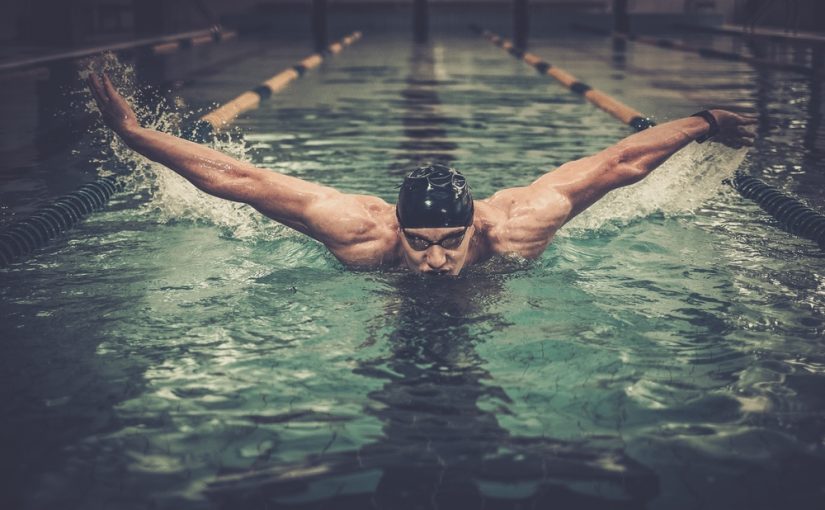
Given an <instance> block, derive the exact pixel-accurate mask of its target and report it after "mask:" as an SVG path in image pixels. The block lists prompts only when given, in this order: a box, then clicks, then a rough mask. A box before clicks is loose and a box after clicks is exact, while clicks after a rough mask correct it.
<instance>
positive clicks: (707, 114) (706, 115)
mask: <svg viewBox="0 0 825 510" xmlns="http://www.w3.org/2000/svg"><path fill="white" fill-rule="evenodd" d="M691 117H701V118H702V119H703V120H704V121H705V122H706V123H707V125H708V128H707V131H705V133H704V134H702V135H700V136H698V137H697V138H696V142H697V143H703V142H704V141H706V140H708V139H710V138H713V137H714V136H716V135H717V134H718V133H719V122H717V120H716V116H715V115H714V114H713V113H712V111H711V110H702V111H698V112H696V113H694V114H693V115H691Z"/></svg>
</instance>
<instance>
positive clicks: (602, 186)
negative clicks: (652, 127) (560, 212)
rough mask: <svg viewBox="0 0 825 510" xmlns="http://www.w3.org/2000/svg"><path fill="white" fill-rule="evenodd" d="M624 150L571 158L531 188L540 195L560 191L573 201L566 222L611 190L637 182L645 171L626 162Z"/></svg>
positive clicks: (569, 200)
mask: <svg viewBox="0 0 825 510" xmlns="http://www.w3.org/2000/svg"><path fill="white" fill-rule="evenodd" d="M623 158H624V156H623V153H622V151H621V150H618V149H605V150H604V151H602V152H600V153H598V154H596V155H593V156H588V157H585V158H582V159H579V160H576V161H571V162H569V163H565V164H564V165H562V166H560V167H559V168H557V169H556V170H554V171H552V172H549V173H547V174H545V175H543V176H541V177H540V178H538V179H536V181H535V182H533V183H532V184H530V185H529V186H528V187H527V189H529V190H530V191H531V193H532V194H534V195H536V196H542V195H545V194H558V195H560V196H561V197H563V198H564V199H565V200H566V201H567V202H568V203H569V209H570V210H569V213H568V217H567V218H566V219H565V222H567V221H569V220H571V219H573V217H574V216H576V215H577V214H579V213H580V212H582V211H583V210H585V209H587V208H588V207H590V206H591V205H593V204H594V203H595V202H596V201H598V200H599V199H600V198H602V197H603V196H604V195H605V194H607V193H608V192H609V191H611V190H613V189H616V188H619V187H621V186H626V185H628V184H632V183H634V182H637V181H638V180H640V179H641V178H642V177H644V174H643V173H642V172H640V171H639V170H638V169H637V168H636V167H634V166H632V165H629V164H627V163H625V162H624V159H623Z"/></svg>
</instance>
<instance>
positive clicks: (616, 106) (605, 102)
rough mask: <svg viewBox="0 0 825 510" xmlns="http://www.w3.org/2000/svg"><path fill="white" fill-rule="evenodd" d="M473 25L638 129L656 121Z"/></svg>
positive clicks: (502, 46)
mask: <svg viewBox="0 0 825 510" xmlns="http://www.w3.org/2000/svg"><path fill="white" fill-rule="evenodd" d="M471 28H472V29H473V30H474V31H475V32H477V33H479V34H481V35H482V36H483V37H484V38H486V39H487V40H488V41H490V42H491V43H493V44H495V45H496V46H498V47H499V48H501V49H503V50H505V51H507V52H508V53H510V55H512V56H513V57H515V58H517V59H520V60H522V61H524V62H525V63H527V64H528V65H530V66H533V67H534V68H535V69H536V71H537V72H538V73H539V74H546V75H547V76H550V77H551V78H553V79H555V80H556V81H557V82H559V83H561V84H562V85H563V86H565V87H566V88H567V89H568V90H570V91H571V92H573V93H575V94H578V95H580V96H582V97H584V98H585V99H587V100H588V101H589V102H590V103H591V104H593V105H595V106H596V107H598V108H601V109H602V110H604V111H605V112H607V113H609V114H610V115H612V116H613V117H614V118H616V119H618V120H619V121H621V122H622V123H624V124H627V125H628V126H630V127H632V128H633V129H635V130H636V131H642V130H644V129H647V128H649V127H651V126H655V125H656V123H655V122H653V120H651V119H650V118H649V117H647V116H645V115H644V114H642V113H641V112H639V111H637V110H634V109H633V108H631V107H629V106H627V105H626V104H624V103H622V102H621V101H618V100H616V99H614V98H612V97H610V96H609V95H607V94H605V93H604V92H602V91H600V90H597V89H594V88H593V87H591V86H590V85H588V84H587V83H585V82H583V81H580V80H579V79H578V78H576V77H575V76H573V75H572V74H570V73H568V72H567V71H565V70H564V69H562V68H560V67H558V66H554V65H553V64H550V63H549V62H547V61H546V60H544V59H542V58H541V57H539V56H538V55H536V54H533V53H530V52H527V51H524V50H522V49H520V48H517V47H516V46H514V45H513V43H512V42H510V41H508V40H507V39H504V38H503V37H501V36H499V35H497V34H495V33H493V32H491V31H489V30H485V29H482V28H480V27H477V26H475V25H472V26H471Z"/></svg>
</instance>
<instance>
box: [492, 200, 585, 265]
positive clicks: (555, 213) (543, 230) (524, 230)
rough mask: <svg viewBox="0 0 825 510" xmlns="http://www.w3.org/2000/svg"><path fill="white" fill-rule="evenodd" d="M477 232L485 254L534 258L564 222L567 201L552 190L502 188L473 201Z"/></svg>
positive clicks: (567, 210) (568, 209) (540, 252)
mask: <svg viewBox="0 0 825 510" xmlns="http://www.w3.org/2000/svg"><path fill="white" fill-rule="evenodd" d="M476 206H477V208H476V211H477V217H478V225H477V226H476V229H477V231H478V232H479V233H480V234H482V236H483V238H484V239H485V241H486V246H487V249H488V250H489V256H493V255H518V256H520V257H524V258H528V259H531V258H536V257H538V256H540V255H541V254H542V252H544V250H545V249H546V248H547V245H548V244H550V241H551V240H552V239H553V236H554V235H555V233H556V231H557V230H558V229H559V228H560V227H561V226H562V225H563V224H564V221H565V220H566V218H567V216H568V214H569V211H570V203H569V201H568V200H567V199H566V198H565V197H564V196H563V195H561V194H559V193H558V192H556V191H554V190H552V189H551V190H547V191H546V192H544V193H537V192H536V191H535V190H531V189H530V188H529V187H524V188H510V189H507V190H502V191H499V192H498V193H496V194H495V195H493V196H491V197H490V198H488V199H485V200H480V201H477V202H476Z"/></svg>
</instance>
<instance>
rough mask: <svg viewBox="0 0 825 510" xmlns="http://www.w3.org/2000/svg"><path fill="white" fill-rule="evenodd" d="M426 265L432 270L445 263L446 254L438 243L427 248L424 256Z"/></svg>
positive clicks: (441, 266) (438, 268) (439, 267)
mask: <svg viewBox="0 0 825 510" xmlns="http://www.w3.org/2000/svg"><path fill="white" fill-rule="evenodd" d="M426 261H427V266H429V268H430V269H431V270H433V271H438V270H440V269H441V268H443V267H444V264H446V263H447V254H446V253H444V248H442V247H441V246H438V245H434V246H430V247H429V248H427V256H426Z"/></svg>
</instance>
